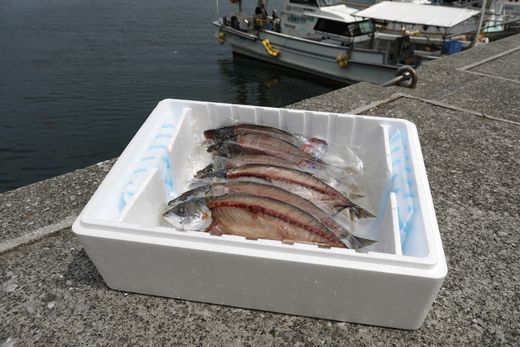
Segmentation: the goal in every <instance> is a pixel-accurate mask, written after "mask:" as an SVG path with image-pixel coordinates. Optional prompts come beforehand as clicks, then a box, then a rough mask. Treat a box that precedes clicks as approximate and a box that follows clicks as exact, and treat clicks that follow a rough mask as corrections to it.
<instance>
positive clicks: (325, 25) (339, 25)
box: [314, 18, 349, 36]
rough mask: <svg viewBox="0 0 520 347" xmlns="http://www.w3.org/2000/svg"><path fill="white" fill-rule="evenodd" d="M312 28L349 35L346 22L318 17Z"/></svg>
mask: <svg viewBox="0 0 520 347" xmlns="http://www.w3.org/2000/svg"><path fill="white" fill-rule="evenodd" d="M314 30H317V31H324V32H327V33H331V34H337V35H344V36H349V31H348V24H347V23H343V22H338V21H335V20H329V19H323V18H319V19H318V21H317V22H316V25H315V26H314Z"/></svg>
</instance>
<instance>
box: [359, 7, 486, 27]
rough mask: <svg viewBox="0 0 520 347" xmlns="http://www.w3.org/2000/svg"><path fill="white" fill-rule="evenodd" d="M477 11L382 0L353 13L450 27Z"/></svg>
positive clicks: (381, 18) (360, 15)
mask: <svg viewBox="0 0 520 347" xmlns="http://www.w3.org/2000/svg"><path fill="white" fill-rule="evenodd" d="M479 12H480V11H476V10H470V9H466V8H454V7H446V6H432V5H422V4H413V3H404V2H393V1H384V2H380V3H378V4H375V5H373V6H370V7H369V8H367V9H364V10H362V11H359V12H356V13H354V14H353V15H354V16H356V17H362V18H371V19H376V20H383V21H388V22H398V23H405V24H422V25H431V26H437V27H445V28H451V27H454V26H456V25H457V24H459V23H462V22H464V21H465V20H467V19H468V18H470V17H473V16H474V15H476V14H478V13H479Z"/></svg>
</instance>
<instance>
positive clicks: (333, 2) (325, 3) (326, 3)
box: [319, 0, 345, 7]
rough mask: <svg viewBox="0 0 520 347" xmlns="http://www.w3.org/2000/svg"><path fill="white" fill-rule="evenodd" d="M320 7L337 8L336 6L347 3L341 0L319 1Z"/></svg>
mask: <svg viewBox="0 0 520 347" xmlns="http://www.w3.org/2000/svg"><path fill="white" fill-rule="evenodd" d="M319 1H320V6H322V7H325V6H335V5H344V4H345V3H344V2H343V1H341V0H319Z"/></svg>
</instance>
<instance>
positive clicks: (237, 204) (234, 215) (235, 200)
mask: <svg viewBox="0 0 520 347" xmlns="http://www.w3.org/2000/svg"><path fill="white" fill-rule="evenodd" d="M207 206H208V208H209V209H210V210H211V213H212V218H213V222H212V224H211V226H210V227H209V229H208V230H207V231H208V232H210V233H214V234H217V235H220V234H231V235H239V236H244V237H246V238H260V239H270V240H280V241H284V240H288V241H294V242H311V243H318V244H320V245H326V246H330V247H341V248H346V245H345V244H344V243H343V242H342V241H341V240H340V239H339V238H338V237H337V236H336V235H334V234H333V233H332V232H330V230H329V229H328V228H327V227H326V226H325V225H323V224H322V223H321V222H320V221H318V220H317V219H316V218H314V217H313V216H311V215H310V214H308V213H307V212H305V211H303V210H301V209H298V208H297V207H294V206H292V205H289V204H287V203H285V202H282V201H278V200H275V199H271V198H266V197H260V196H255V195H251V194H237V193H230V194H227V195H223V196H220V197H216V198H209V199H207Z"/></svg>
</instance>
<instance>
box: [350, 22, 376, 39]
mask: <svg viewBox="0 0 520 347" xmlns="http://www.w3.org/2000/svg"><path fill="white" fill-rule="evenodd" d="M357 27H358V28H359V34H357V33H356V32H354V36H356V35H365V34H370V33H371V32H372V31H374V28H373V27H372V23H371V22H370V21H364V22H359V23H357Z"/></svg>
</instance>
